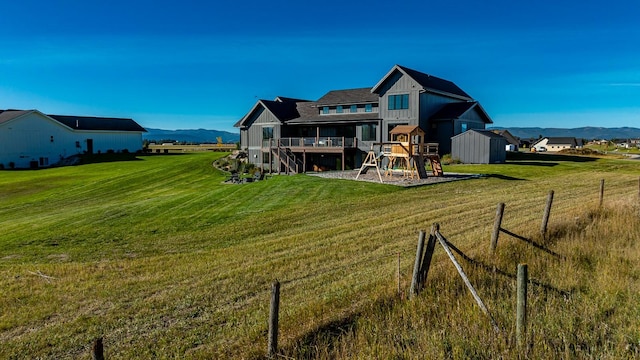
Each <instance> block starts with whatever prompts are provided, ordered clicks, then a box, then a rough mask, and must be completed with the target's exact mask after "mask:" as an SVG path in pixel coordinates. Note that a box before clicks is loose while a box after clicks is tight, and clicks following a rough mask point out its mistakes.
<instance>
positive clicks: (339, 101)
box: [316, 88, 378, 105]
mask: <svg viewBox="0 0 640 360" xmlns="http://www.w3.org/2000/svg"><path fill="white" fill-rule="evenodd" d="M377 102H378V95H377V94H373V93H371V88H359V89H347V90H331V91H329V92H328V93H326V94H325V95H324V96H323V97H321V98H320V99H318V101H316V103H317V104H318V105H349V104H363V103H377Z"/></svg>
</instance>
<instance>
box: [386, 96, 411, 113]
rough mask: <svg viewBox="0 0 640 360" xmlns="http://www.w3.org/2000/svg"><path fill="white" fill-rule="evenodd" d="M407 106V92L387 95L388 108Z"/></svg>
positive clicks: (399, 108)
mask: <svg viewBox="0 0 640 360" xmlns="http://www.w3.org/2000/svg"><path fill="white" fill-rule="evenodd" d="M408 108H409V94H400V95H389V110H405V109H408Z"/></svg>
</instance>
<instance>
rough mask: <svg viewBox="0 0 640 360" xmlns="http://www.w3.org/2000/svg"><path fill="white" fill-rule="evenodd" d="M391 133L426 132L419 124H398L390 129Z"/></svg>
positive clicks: (421, 133)
mask: <svg viewBox="0 0 640 360" xmlns="http://www.w3.org/2000/svg"><path fill="white" fill-rule="evenodd" d="M389 134H408V135H422V136H424V134H425V132H424V130H422V129H421V128H420V126H418V125H398V126H396V127H394V128H393V129H391V131H389Z"/></svg>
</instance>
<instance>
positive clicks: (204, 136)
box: [142, 127, 640, 144]
mask: <svg viewBox="0 0 640 360" xmlns="http://www.w3.org/2000/svg"><path fill="white" fill-rule="evenodd" d="M489 129H506V130H509V132H510V133H511V134H512V135H514V136H517V137H519V138H521V139H537V138H539V137H540V136H545V137H546V136H551V137H575V138H578V139H587V140H593V139H607V140H609V139H639V138H640V129H639V128H632V127H621V128H605V127H580V128H573V129H560V128H539V127H531V128H525V127H507V128H498V127H490V128H489ZM146 130H147V133H143V134H142V139H143V140H149V141H156V142H157V141H177V142H187V143H196V144H202V143H217V142H218V140H217V139H218V137H221V138H222V142H223V143H236V142H238V141H240V134H238V133H232V132H228V131H218V130H206V129H195V130H162V129H146Z"/></svg>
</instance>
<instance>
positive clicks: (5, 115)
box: [0, 110, 147, 132]
mask: <svg viewBox="0 0 640 360" xmlns="http://www.w3.org/2000/svg"><path fill="white" fill-rule="evenodd" d="M33 112H36V113H39V114H41V115H43V116H46V117H48V118H50V119H52V120H54V121H56V122H58V123H60V124H62V125H65V126H67V127H69V128H71V129H74V130H102V131H135V132H138V131H139V132H147V130H145V129H144V128H143V127H142V126H140V125H139V124H138V123H136V122H135V121H133V119H124V118H106V117H93V116H70V115H45V114H42V113H41V112H39V111H38V110H0V124H2V123H4V122H7V121H9V120H13V119H15V118H17V117H20V116H22V115H25V114H28V113H33Z"/></svg>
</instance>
